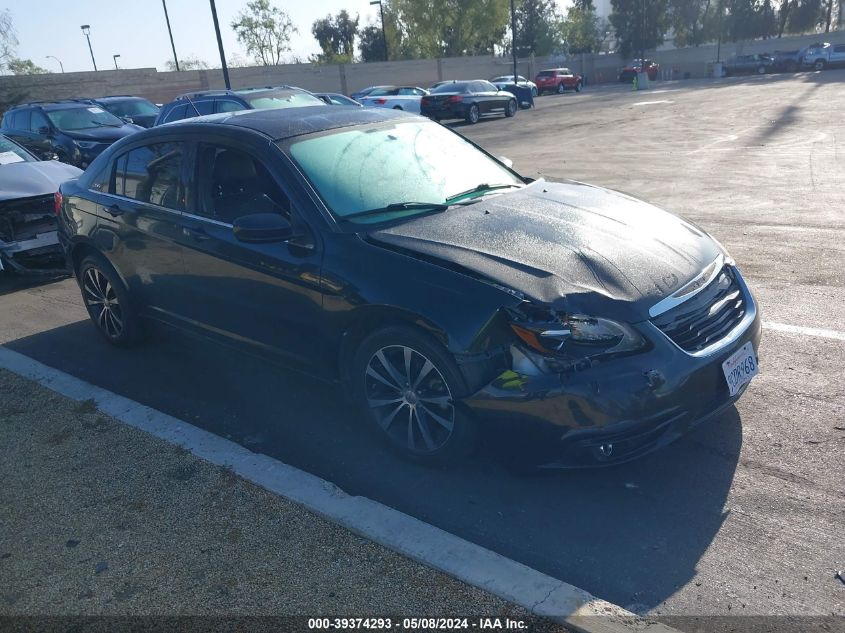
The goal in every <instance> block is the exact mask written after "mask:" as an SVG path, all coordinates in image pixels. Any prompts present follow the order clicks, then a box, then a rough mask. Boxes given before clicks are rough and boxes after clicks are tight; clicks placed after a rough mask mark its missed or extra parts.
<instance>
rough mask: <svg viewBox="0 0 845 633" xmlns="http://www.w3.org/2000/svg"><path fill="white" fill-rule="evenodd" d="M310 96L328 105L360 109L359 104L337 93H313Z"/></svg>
mask: <svg viewBox="0 0 845 633" xmlns="http://www.w3.org/2000/svg"><path fill="white" fill-rule="evenodd" d="M312 94H313V95H314V96H315V97H317V98H318V99H319V100H320V101H322V102H324V103H326V104H328V105H340V106H355V107H358V108H360V107H361V104H360V103H358V102H357V101H355V99H350V98H349V97H347V96H346V95H342V94H339V93H337V92H314V93H312Z"/></svg>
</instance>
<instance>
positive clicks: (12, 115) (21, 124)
mask: <svg viewBox="0 0 845 633" xmlns="http://www.w3.org/2000/svg"><path fill="white" fill-rule="evenodd" d="M29 113H30V111H29V110H15V111H14V112H9V113H7V114H6V116H4V117H3V127H4V128H7V129H10V130H28V129H29ZM7 119H8V123H7V122H6V121H7Z"/></svg>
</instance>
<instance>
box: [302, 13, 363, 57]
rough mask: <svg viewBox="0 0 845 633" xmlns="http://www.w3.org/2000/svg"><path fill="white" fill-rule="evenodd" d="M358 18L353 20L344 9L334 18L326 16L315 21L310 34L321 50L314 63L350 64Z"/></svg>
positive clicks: (353, 52) (353, 51)
mask: <svg viewBox="0 0 845 633" xmlns="http://www.w3.org/2000/svg"><path fill="white" fill-rule="evenodd" d="M358 20H359V18H358V16H357V15H356V16H355V19H354V20H353V19H352V18H351V17H350V16H349V13H347V11H346V9H342V10H341V11H340V12H339V13H338V14H337V15H336V16H334V17H332V16H331V15H327V16H326V17H325V18H323V19H322V20H316V21H315V22H314V24H313V25H312V26H311V33H312V34H313V35H314V38H315V39H316V40H317V43H318V44H319V45H320V48H321V49H322V51H323V52H322V53H320V54H319V55H318V56H317V57H316V58H315V61H318V62H327V63H338V62H342V63H343V62H351V61H352V57H353V55H354V54H355V37H356V35H357V34H358Z"/></svg>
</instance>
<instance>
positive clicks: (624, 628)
mask: <svg viewBox="0 0 845 633" xmlns="http://www.w3.org/2000/svg"><path fill="white" fill-rule="evenodd" d="M0 368H3V369H7V370H9V371H11V372H13V373H15V374H18V375H19V376H23V377H25V378H29V379H31V380H34V381H36V382H38V383H39V384H41V385H43V386H44V387H47V388H48V389H51V390H52V391H55V392H57V393H60V394H62V395H63V396H67V397H69V398H71V399H73V400H77V401H84V400H94V401H95V403H96V406H97V408H98V409H99V410H100V411H102V412H103V413H105V414H107V415H110V416H112V417H114V418H116V419H118V420H120V421H121V422H123V423H124V424H127V425H129V426H132V427H134V428H137V429H140V430H142V431H146V432H147V433H150V434H151V435H154V436H156V437H158V438H160V439H162V440H164V441H166V442H169V443H171V444H175V445H178V446H181V447H183V448H185V449H187V450H188V451H190V452H191V453H193V454H194V455H196V456H197V457H199V458H201V459H204V460H206V461H208V462H211V463H212V464H216V465H219V466H224V467H227V468H230V469H231V470H232V472H234V473H236V474H237V475H239V476H240V477H242V478H244V479H246V480H248V481H251V482H253V483H255V484H257V485H259V486H261V487H262V488H265V489H266V490H269V491H270V492H273V493H275V494H278V495H280V496H282V497H285V498H286V499H290V500H291V501H294V502H296V503H298V504H300V505H302V506H304V507H305V508H307V509H308V510H310V511H312V512H314V513H316V514H318V515H320V516H322V517H324V518H326V519H328V520H329V521H332V522H334V523H337V524H339V525H341V526H343V527H345V528H347V529H349V530H351V531H352V532H354V533H356V534H359V535H361V536H363V537H365V538H368V539H370V540H372V541H375V542H376V543H378V544H380V545H383V546H384V547H387V548H389V549H391V550H393V551H396V552H399V553H400V554H403V555H405V556H408V557H409V558H412V559H414V560H416V561H418V562H420V563H422V564H424V565H427V566H429V567H433V568H435V569H438V570H440V571H442V572H445V573H447V574H449V575H450V576H453V577H455V578H457V579H459V580H462V581H463V582H466V583H467V584H470V585H473V586H475V587H478V588H480V589H484V590H485V591H489V592H490V593H492V594H494V595H496V596H499V597H501V598H503V599H505V600H508V601H510V602H513V603H514V604H517V605H519V606H521V607H523V608H525V609H527V610H530V611H531V612H532V613H535V614H537V615H541V616H545V617H548V618H551V619H553V620H555V621H557V622H560V623H562V624H565V625H567V626H569V627H571V628H573V629H575V630H578V631H583V632H584V633H630V632H631V631H640V632H647V633H670V632H672V631H675V629H672V628H671V627H668V626H665V625H663V624H660V623H657V622H654V621H652V620H648V619H646V618H642V617H640V616H637V615H635V614H633V613H631V612H629V611H626V610H625V609H623V608H621V607H619V606H617V605H614V604H611V603H609V602H606V601H604V600H601V599H599V598H596V597H594V596H592V595H590V594H589V593H587V592H586V591H584V590H582V589H579V588H578V587H574V586H572V585H570V584H567V583H565V582H562V581H560V580H557V579H555V578H552V577H551V576H547V575H546V574H542V573H540V572H538V571H536V570H534V569H532V568H530V567H527V566H526V565H523V564H522V563H519V562H517V561H514V560H511V559H509V558H505V557H504V556H501V555H499V554H496V553H495V552H492V551H490V550H487V549H485V548H483V547H480V546H478V545H475V544H473V543H470V542H469V541H466V540H464V539H462V538H459V537H457V536H455V535H453V534H450V533H448V532H445V531H443V530H441V529H439V528H437V527H435V526H433V525H429V524H427V523H424V522H422V521H420V520H418V519H415V518H413V517H411V516H408V515H406V514H403V513H402V512H399V511H398V510H394V509H393V508H390V507H388V506H385V505H382V504H381V503H378V502H376V501H373V500H371V499H368V498H366V497H357V496H351V495H348V494H346V493H345V492H343V491H342V490H341V489H340V488H338V487H337V486H335V485H334V484H332V483H331V482H328V481H325V480H324V479H320V478H319V477H315V476H314V475H310V474H308V473H306V472H304V471H302V470H299V469H297V468H294V467H292V466H289V465H287V464H284V463H282V462H280V461H278V460H275V459H272V458H271V457H268V456H267V455H263V454H258V453H253V452H252V451H250V450H248V449H246V448H244V447H243V446H241V445H240V444H236V443H235V442H231V441H229V440H226V439H224V438H222V437H219V436H217V435H214V434H213V433H209V432H208V431H204V430H202V429H200V428H197V427H195V426H193V425H191V424H189V423H187V422H184V421H182V420H179V419H178V418H174V417H172V416H170V415H167V414H166V413H162V412H160V411H157V410H155V409H152V408H150V407H147V406H144V405H142V404H139V403H137V402H135V401H133V400H129V399H128V398H124V397H123V396H119V395H117V394H115V393H112V392H110V391H107V390H106V389H102V388H100V387H97V386H94V385H91V384H89V383H87V382H85V381H83V380H80V379H78V378H75V377H73V376H71V375H69V374H66V373H64V372H62V371H59V370H57V369H53V368H51V367H48V366H47V365H44V364H42V363H40V362H38V361H36V360H33V359H31V358H29V357H27V356H24V355H22V354H19V353H17V352H14V351H12V350H9V349H7V348H5V347H2V346H0Z"/></svg>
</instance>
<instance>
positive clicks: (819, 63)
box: [813, 59, 827, 70]
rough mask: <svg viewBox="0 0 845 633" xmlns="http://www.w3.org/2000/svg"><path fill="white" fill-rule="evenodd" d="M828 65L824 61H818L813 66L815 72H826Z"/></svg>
mask: <svg viewBox="0 0 845 633" xmlns="http://www.w3.org/2000/svg"><path fill="white" fill-rule="evenodd" d="M826 65H827V64H825V61H824V60H823V59H817V60H816V61H815V63H814V64H813V70H824V67H825V66H826Z"/></svg>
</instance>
